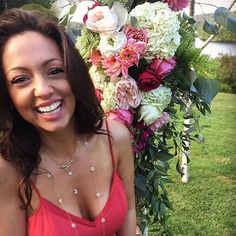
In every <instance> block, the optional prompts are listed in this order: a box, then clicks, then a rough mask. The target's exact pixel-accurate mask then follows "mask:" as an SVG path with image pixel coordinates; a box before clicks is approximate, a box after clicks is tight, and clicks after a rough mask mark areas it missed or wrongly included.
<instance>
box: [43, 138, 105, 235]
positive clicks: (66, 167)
mask: <svg viewBox="0 0 236 236" xmlns="http://www.w3.org/2000/svg"><path fill="white" fill-rule="evenodd" d="M79 144H80V142H78V144H77V147H76V152H78V146H79ZM83 146H84V147H86V150H87V154H88V157H89V172H90V173H92V175H93V184H94V189H95V195H96V198H97V199H100V198H101V197H102V194H101V192H100V191H99V188H98V184H97V178H96V171H97V170H96V168H95V166H94V164H93V160H92V158H90V155H89V142H88V141H87V140H84V141H83ZM73 163H74V160H73V159H72V160H70V161H68V162H67V163H65V164H63V165H60V166H61V168H60V169H62V170H64V171H66V172H67V174H68V176H71V175H72V174H71V175H70V174H69V173H70V171H71V172H72V169H71V166H72V164H73ZM45 174H46V177H47V178H48V179H50V180H51V181H52V182H51V183H52V189H53V191H54V194H55V197H56V199H57V202H58V204H59V206H60V208H61V209H63V211H64V212H65V215H66V216H67V218H68V220H69V222H70V226H71V228H72V229H73V230H74V232H75V234H76V235H78V232H77V230H76V228H77V226H78V225H77V223H76V222H74V221H73V220H72V219H71V216H70V214H68V212H67V211H66V207H65V203H64V200H63V198H62V197H60V196H59V195H58V194H57V191H56V189H55V185H54V176H53V174H51V173H50V172H48V171H46V172H45ZM72 193H73V195H78V194H79V188H78V187H73V191H72ZM102 210H103V209H102ZM105 222H106V219H105V217H104V216H103V211H102V212H101V223H102V224H103V235H104V236H105Z"/></svg>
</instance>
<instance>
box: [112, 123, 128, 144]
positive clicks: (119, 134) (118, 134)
mask: <svg viewBox="0 0 236 236" xmlns="http://www.w3.org/2000/svg"><path fill="white" fill-rule="evenodd" d="M107 123H108V126H109V131H110V134H111V136H112V138H113V139H114V141H122V140H124V139H126V140H127V139H128V140H130V131H129V130H128V128H127V127H126V126H125V125H123V124H122V123H121V122H118V121H115V120H111V119H107Z"/></svg>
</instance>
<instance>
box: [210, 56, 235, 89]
mask: <svg viewBox="0 0 236 236" xmlns="http://www.w3.org/2000/svg"><path fill="white" fill-rule="evenodd" d="M216 60H217V61H218V63H219V67H218V68H217V69H216V71H215V76H216V79H219V80H220V81H221V92H226V93H236V55H234V56H232V55H228V54H225V55H221V56H220V57H218V58H217V59H216Z"/></svg>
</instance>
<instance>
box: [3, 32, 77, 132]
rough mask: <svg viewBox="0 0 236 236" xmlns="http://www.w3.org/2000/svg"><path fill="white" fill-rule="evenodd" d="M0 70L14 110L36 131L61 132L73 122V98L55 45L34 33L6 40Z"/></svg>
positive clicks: (26, 33) (25, 33)
mask: <svg viewBox="0 0 236 236" xmlns="http://www.w3.org/2000/svg"><path fill="white" fill-rule="evenodd" d="M2 59H3V70H4V73H5V75H6V78H7V88H8V92H9V94H10V97H11V100H12V102H13V105H14V107H15V108H16V109H17V110H18V112H19V113H20V115H21V116H22V117H23V118H24V119H25V120H27V121H28V122H29V123H31V124H32V125H34V126H35V127H36V128H37V129H38V130H39V131H40V130H44V131H50V132H52V131H60V130H62V129H64V128H66V127H67V126H68V125H69V124H71V122H72V116H73V113H74V109H75V97H74V95H73V93H72V91H71V87H70V85H69V83H68V81H67V77H66V76H67V75H66V73H65V71H64V65H63V59H62V56H61V54H60V51H59V49H58V47H57V45H56V43H55V42H54V41H53V40H51V39H49V38H47V37H45V36H43V35H41V34H40V33H37V32H31V31H28V32H24V33H22V34H18V35H16V36H13V37H12V38H10V39H9V40H8V41H7V44H6V46H5V49H4V51H3V58H2Z"/></svg>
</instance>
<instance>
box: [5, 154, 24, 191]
mask: <svg viewBox="0 0 236 236" xmlns="http://www.w3.org/2000/svg"><path fill="white" fill-rule="evenodd" d="M20 179H21V176H20V174H19V172H18V171H17V170H16V168H15V167H14V165H13V164H12V163H11V162H10V161H7V160H5V159H4V158H3V156H2V155H1V154H0V188H3V187H4V189H5V190H8V189H9V190H10V189H12V187H13V188H14V189H15V187H17V186H18V185H19V181H20Z"/></svg>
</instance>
